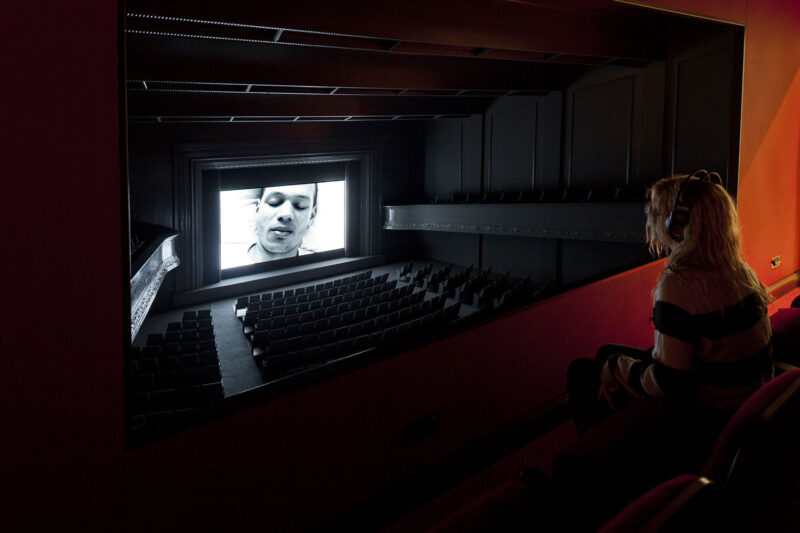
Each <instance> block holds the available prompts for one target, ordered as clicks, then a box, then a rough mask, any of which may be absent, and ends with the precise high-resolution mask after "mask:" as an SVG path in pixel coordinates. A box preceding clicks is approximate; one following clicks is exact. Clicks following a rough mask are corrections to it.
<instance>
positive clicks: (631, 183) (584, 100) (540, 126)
mask: <svg viewBox="0 0 800 533" xmlns="http://www.w3.org/2000/svg"><path fill="white" fill-rule="evenodd" d="M681 43H682V44H680V45H679V46H676V47H675V49H674V50H673V53H672V55H671V56H670V59H669V61H667V62H661V61H658V62H652V63H650V64H649V65H647V66H645V67H641V68H609V67H598V68H596V69H594V70H592V71H590V72H589V73H588V74H586V75H584V76H583V77H581V78H580V79H578V80H577V81H575V82H574V83H572V84H571V85H570V86H569V87H567V88H566V89H565V90H563V91H553V92H550V93H549V94H547V95H544V96H537V97H516V96H505V97H501V98H498V99H497V100H495V102H494V104H493V105H492V106H491V107H490V108H489V109H488V110H487V112H486V113H485V114H484V115H483V116H472V117H470V118H468V119H450V120H440V121H436V122H434V123H430V124H429V125H428V127H427V129H426V131H425V134H426V137H425V189H424V190H425V199H424V200H425V201H430V200H431V199H433V197H434V195H436V196H438V198H439V199H441V198H448V197H449V196H450V195H451V194H452V193H454V192H460V193H484V192H501V191H534V192H539V191H555V190H559V189H561V190H563V189H569V190H571V191H585V190H587V189H590V188H592V189H595V190H596V189H597V188H601V187H605V188H609V187H612V188H613V187H620V188H625V189H628V190H630V191H634V192H635V193H637V194H638V195H639V196H640V197H643V192H644V190H645V189H646V188H647V187H648V186H649V185H650V184H652V183H653V182H654V181H656V180H657V179H659V178H661V177H664V176H667V175H670V174H672V173H683V172H691V171H693V170H695V169H696V168H710V169H715V170H718V171H720V172H721V173H722V174H723V175H724V176H726V175H735V170H736V169H735V165H732V164H731V161H733V160H735V159H736V157H738V152H737V149H736V147H737V146H738V143H732V142H731V139H732V133H731V132H732V129H731V127H732V124H734V123H738V120H739V117H738V115H736V114H735V113H734V111H735V110H733V109H732V106H731V101H732V98H733V95H734V93H736V92H737V91H738V89H737V87H736V78H735V72H734V71H735V69H733V67H732V65H733V63H735V61H734V59H735V58H734V52H733V51H734V50H735V49H736V47H735V43H734V42H733V40H732V38H731V36H730V35H729V34H723V35H720V36H715V37H713V38H710V39H705V40H702V39H701V41H700V42H698V41H697V40H694V41H693V42H692V43H688V42H686V41H681ZM734 144H735V146H734ZM481 147H482V150H481ZM479 160H480V162H479ZM479 164H480V167H478V165H479ZM476 168H480V169H481V174H480V175H477V173H476V170H475V169H476ZM732 182H735V180H730V179H729V183H728V189H729V190H731V192H732V193H734V194H735V188H736V187H735V183H732ZM423 233H425V235H423V237H422V239H423V242H424V251H425V253H426V254H427V255H428V256H430V257H432V258H434V259H440V260H442V261H450V262H456V263H461V264H464V265H469V264H475V265H476V266H480V268H483V269H487V268H492V269H493V271H495V272H506V271H510V272H511V273H512V275H514V276H519V277H522V276H525V275H530V276H531V277H532V279H534V280H536V281H539V282H550V283H553V284H554V285H555V286H563V285H567V284H571V283H575V282H580V281H581V280H585V279H588V278H592V277H595V276H598V275H601V274H603V273H605V272H611V271H614V270H617V269H619V268H621V267H625V266H629V265H633V264H636V263H639V262H641V261H644V260H646V259H647V258H648V257H649V256H648V255H647V252H646V247H645V245H644V243H642V244H635V243H633V244H631V243H619V242H604V241H586V240H568V239H542V238H527V237H504V236H495V235H464V234H450V233H444V232H423ZM459 258H461V260H460V261H459V260H458V259H459Z"/></svg>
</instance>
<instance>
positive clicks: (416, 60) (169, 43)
mask: <svg viewBox="0 0 800 533" xmlns="http://www.w3.org/2000/svg"><path fill="white" fill-rule="evenodd" d="M127 49H128V56H127V57H128V59H127V72H128V79H131V80H146V81H149V80H155V81H204V82H216V83H238V84H277V85H308V86H317V87H320V86H321V87H330V88H331V89H332V88H334V87H382V88H391V89H455V90H461V89H473V90H477V89H480V90H498V91H509V90H536V91H548V90H553V89H561V88H563V87H564V86H565V83H566V82H568V81H569V80H570V79H574V76H576V75H578V74H580V73H582V72H583V69H582V68H581V67H576V66H575V65H559V64H548V63H529V62H520V61H505V60H492V59H470V58H461V57H439V56H419V55H401V54H396V55H395V54H385V53H382V52H365V51H353V50H343V49H328V48H315V47H305V46H285V45H280V44H273V43H247V42H235V41H220V40H209V39H196V38H176V37H167V36H154V35H140V34H128V39H127Z"/></svg>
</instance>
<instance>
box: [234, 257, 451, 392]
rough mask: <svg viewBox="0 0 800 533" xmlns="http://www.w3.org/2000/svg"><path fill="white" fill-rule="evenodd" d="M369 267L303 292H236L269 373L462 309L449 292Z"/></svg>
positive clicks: (445, 318) (374, 342) (439, 320)
mask: <svg viewBox="0 0 800 533" xmlns="http://www.w3.org/2000/svg"><path fill="white" fill-rule="evenodd" d="M371 273H372V272H371V271H369V272H365V273H361V274H356V275H354V276H348V277H345V278H341V279H337V280H335V281H330V282H326V283H321V284H315V285H309V286H308V287H305V288H301V289H300V292H299V294H298V290H297V289H295V290H294V291H292V290H291V289H290V290H289V291H291V292H289V291H277V292H273V293H265V294H260V295H252V296H243V297H240V298H238V299H237V301H236V306H235V307H236V312H237V315H241V314H242V312H243V313H244V314H243V316H241V317H240V318H242V329H243V332H244V334H245V336H246V337H247V339H248V340H249V341H250V342H251V346H252V353H253V358H254V359H255V361H256V363H257V364H258V365H259V366H260V367H261V369H262V375H263V378H264V380H265V381H271V380H274V379H277V378H279V377H281V376H283V375H285V374H287V373H292V372H295V371H298V370H302V369H304V368H307V367H310V366H316V365H318V364H320V363H323V362H325V361H330V360H335V359H339V358H341V357H345V356H348V355H351V354H353V353H356V352H358V351H361V350H364V349H367V348H370V347H374V346H378V345H379V344H381V343H383V342H387V341H391V340H393V339H394V338H396V337H398V336H403V335H405V334H407V333H409V332H412V331H418V330H421V329H423V328H427V327H430V326H434V325H437V324H438V325H441V324H443V323H446V322H449V321H452V320H455V319H456V318H457V317H458V314H459V311H460V308H461V305H460V304H457V305H450V306H447V307H445V300H446V298H445V297H444V296H435V297H433V298H431V299H428V300H425V291H424V290H423V291H417V292H414V290H415V286H414V285H406V286H401V287H398V286H397V285H398V282H397V280H392V281H388V277H389V274H388V273H386V274H383V275H380V276H376V277H374V278H373V277H371ZM287 292H289V294H288V295H287Z"/></svg>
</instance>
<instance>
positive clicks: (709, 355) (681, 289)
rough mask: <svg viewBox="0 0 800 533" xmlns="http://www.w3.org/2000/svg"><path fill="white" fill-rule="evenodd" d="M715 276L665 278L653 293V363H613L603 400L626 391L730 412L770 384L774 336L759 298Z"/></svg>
mask: <svg viewBox="0 0 800 533" xmlns="http://www.w3.org/2000/svg"><path fill="white" fill-rule="evenodd" d="M751 291H752V289H749V288H744V287H742V286H740V285H738V284H736V283H735V282H732V281H731V280H729V279H725V278H724V277H722V276H720V275H719V274H717V273H714V272H709V271H700V270H697V271H680V272H678V273H676V272H672V271H670V270H666V271H665V272H664V274H663V275H662V277H661V279H660V280H659V283H658V286H657V287H656V290H655V291H654V299H655V304H654V307H653V324H654V325H655V343H654V347H653V352H652V361H643V360H639V359H634V358H632V357H629V356H625V355H612V356H611V357H609V358H608V359H607V361H606V362H605V364H604V366H603V371H602V374H601V386H602V388H603V389H602V390H603V392H605V393H606V394H605V395H606V397H609V395H610V394H611V393H613V392H615V391H618V390H619V389H625V390H627V392H628V393H629V394H631V395H633V396H635V397H638V398H641V397H644V396H650V397H654V398H660V399H663V400H667V401H674V402H680V403H689V404H692V405H698V406H703V407H709V408H716V409H735V408H736V407H738V406H739V405H741V404H742V403H743V402H744V400H746V399H747V397H748V396H750V394H752V393H753V392H754V391H755V390H756V389H757V388H758V387H760V386H761V385H762V384H764V383H766V382H767V381H768V380H769V379H770V378H771V377H772V343H771V338H772V331H771V329H770V323H769V315H768V313H767V308H766V306H765V305H764V303H763V302H762V300H761V298H760V297H759V295H758V294H757V293H755V292H751Z"/></svg>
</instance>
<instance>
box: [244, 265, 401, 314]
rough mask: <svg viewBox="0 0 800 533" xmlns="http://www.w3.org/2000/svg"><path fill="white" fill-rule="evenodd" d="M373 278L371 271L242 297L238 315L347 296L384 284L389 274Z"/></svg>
mask: <svg viewBox="0 0 800 533" xmlns="http://www.w3.org/2000/svg"><path fill="white" fill-rule="evenodd" d="M371 276H372V271H371V270H369V271H367V272H362V273H360V274H355V275H353V276H347V277H345V278H339V279H337V280H334V281H327V282H325V283H318V284H316V285H308V286H307V287H299V288H297V289H286V290H284V291H275V292H265V293H263V294H253V295H250V296H242V297H240V298H237V299H236V306H235V308H236V311H237V314H238V312H239V311H240V310H242V309H246V310H248V311H252V310H257V309H259V308H260V304H261V303H265V302H274V303H276V302H280V303H283V304H285V305H292V304H302V303H307V302H311V301H315V300H322V299H324V298H327V297H328V296H336V295H339V294H345V293H346V292H352V291H355V290H357V289H363V288H365V287H371V286H373V285H374V284H376V283H383V282H385V281H386V280H387V279H388V277H389V275H388V274H385V275H383V276H378V277H377V278H372V277H371ZM333 289H335V290H333ZM280 303H278V305H280ZM255 304H259V307H252V306H253V305H255Z"/></svg>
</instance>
